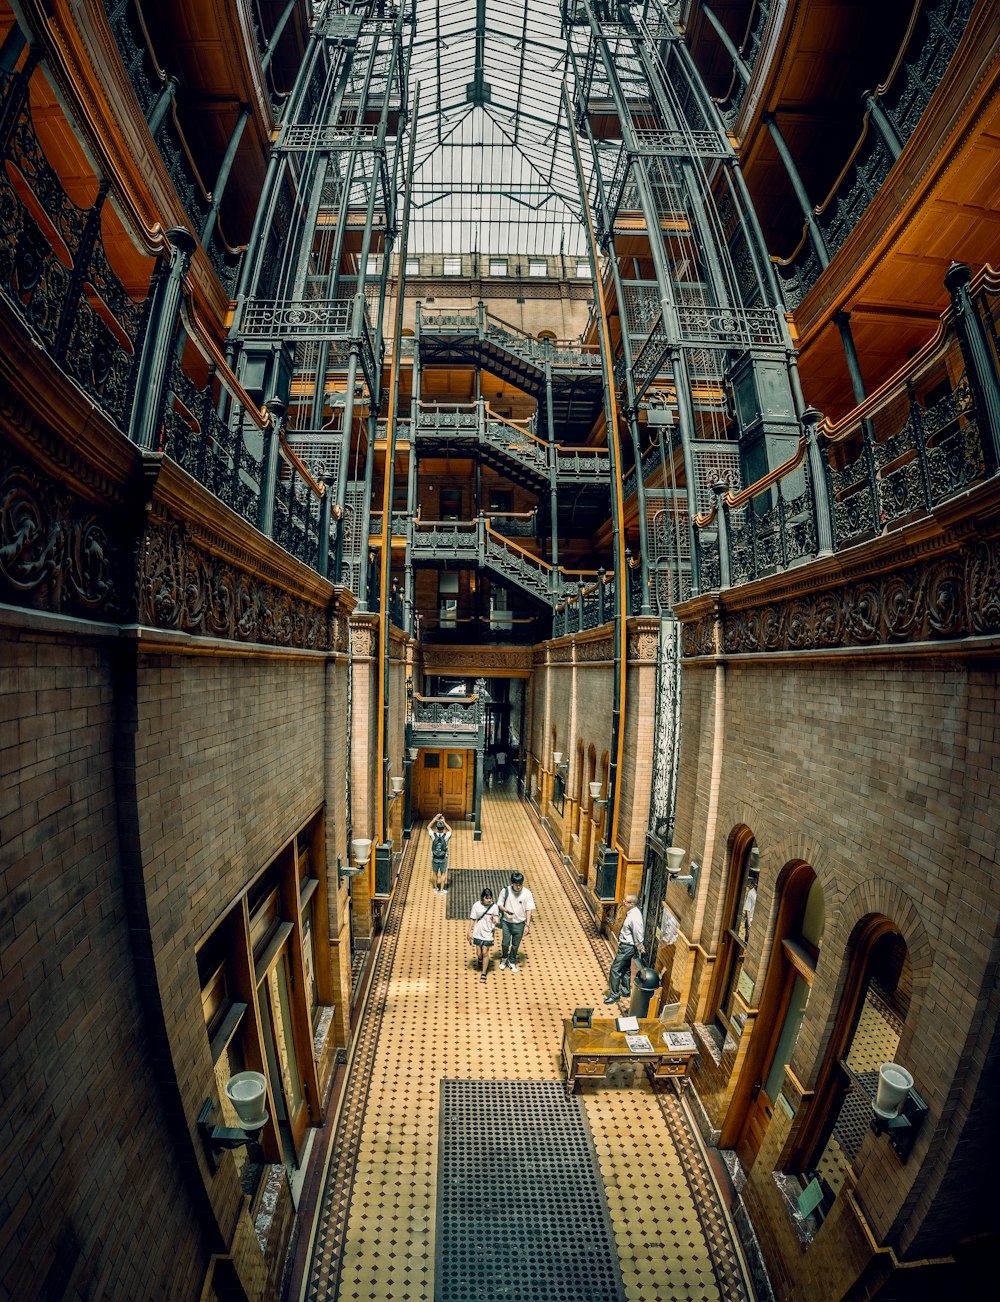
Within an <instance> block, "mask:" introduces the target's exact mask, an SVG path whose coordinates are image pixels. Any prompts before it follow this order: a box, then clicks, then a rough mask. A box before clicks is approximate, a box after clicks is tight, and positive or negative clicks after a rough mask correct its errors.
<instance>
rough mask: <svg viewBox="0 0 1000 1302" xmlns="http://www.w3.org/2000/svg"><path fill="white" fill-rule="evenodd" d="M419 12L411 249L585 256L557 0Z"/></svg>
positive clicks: (419, 2)
mask: <svg viewBox="0 0 1000 1302" xmlns="http://www.w3.org/2000/svg"><path fill="white" fill-rule="evenodd" d="M415 15H416V29H415V32H414V44H413V53H412V58H411V63H410V76H409V81H410V90H411V95H412V94H414V93H415V89H416V86H417V85H418V84H419V86H420V111H419V115H418V117H417V118H416V120H415V123H414V126H415V130H416V133H417V136H416V162H415V174H414V192H413V204H414V206H413V211H412V214H411V226H410V236H409V241H410V243H409V247H410V249H411V251H412V252H413V253H435V254H443V253H478V254H483V255H486V256H489V255H490V254H493V255H505V254H515V255H521V256H522V257H524V258H527V257H531V256H557V255H559V254H560V253H563V254H565V255H566V256H567V257H573V258H576V257H580V256H583V255H584V254H585V253H586V243H585V236H584V232H583V228H582V225H581V215H580V196H579V190H578V186H577V178H576V171H575V167H574V164H573V156H572V150H571V144H570V141H569V137H568V134H567V124H566V122H565V120H564V116H563V112H562V102H561V96H562V83H563V80H564V78H565V77H566V76H567V59H566V42H565V40H564V38H563V35H562V30H561V24H560V3H559V0H415ZM570 75H571V74H570Z"/></svg>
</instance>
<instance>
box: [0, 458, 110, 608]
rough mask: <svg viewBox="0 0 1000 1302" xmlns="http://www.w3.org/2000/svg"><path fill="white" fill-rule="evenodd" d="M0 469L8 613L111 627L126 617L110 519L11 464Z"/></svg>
mask: <svg viewBox="0 0 1000 1302" xmlns="http://www.w3.org/2000/svg"><path fill="white" fill-rule="evenodd" d="M0 455H2V457H3V460H2V462H0V593H2V594H3V598H4V600H7V601H9V602H11V604H13V605H19V606H30V607H32V608H33V609H37V610H47V611H53V612H56V613H59V614H74V615H83V616H87V617H90V618H99V619H115V618H119V617H121V616H122V615H123V614H124V613H125V608H126V606H127V603H125V602H124V601H123V595H124V594H123V578H124V573H125V571H126V569H127V565H126V555H127V549H126V544H125V541H124V539H123V537H122V534H121V528H120V525H118V524H117V523H116V521H115V518H114V516H113V514H112V512H110V511H108V512H98V511H95V510H93V509H91V508H90V507H89V506H87V505H86V504H85V503H83V502H82V501H81V500H80V499H79V498H78V497H76V496H75V495H74V494H72V493H71V492H69V491H68V490H67V489H65V488H64V487H62V486H61V485H60V484H58V483H57V482H56V481H55V480H53V479H51V478H50V477H49V476H48V475H46V474H44V473H42V472H41V471H38V470H36V469H35V468H34V467H31V466H29V465H27V464H25V463H21V462H19V461H18V460H17V459H16V458H13V457H12V456H11V449H10V447H9V446H8V445H6V444H5V445H4V447H3V452H2V454H0Z"/></svg>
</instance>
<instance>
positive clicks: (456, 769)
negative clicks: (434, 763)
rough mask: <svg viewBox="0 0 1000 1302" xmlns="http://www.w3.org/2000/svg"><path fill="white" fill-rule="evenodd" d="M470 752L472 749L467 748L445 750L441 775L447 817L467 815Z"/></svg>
mask: <svg viewBox="0 0 1000 1302" xmlns="http://www.w3.org/2000/svg"><path fill="white" fill-rule="evenodd" d="M470 754H471V752H470V751H465V750H448V751H445V752H444V766H443V768H442V770H441V775H442V785H443V791H442V799H443V805H444V816H445V818H464V817H465V784H466V763H467V760H468V756H469V755H470Z"/></svg>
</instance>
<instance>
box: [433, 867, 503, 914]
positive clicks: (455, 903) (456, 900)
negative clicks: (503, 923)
mask: <svg viewBox="0 0 1000 1302" xmlns="http://www.w3.org/2000/svg"><path fill="white" fill-rule="evenodd" d="M509 885H510V870H509V869H507V868H452V870H451V871H450V872H449V873H448V890H447V892H446V894H447V896H448V901H447V904H446V906H445V915H444V916H445V917H446V918H451V919H455V918H468V916H469V914H470V913H471V912H472V906H473V905H474V904H475V902H476V900H478V899H479V896H480V895H481V893H482V890H483V887H484V886H488V887H489V888H490V890H491V891H492V892H493V898H494V899H496V898H497V896H498V895H499V894H500V892H501V891H502V890H503V888H504V887H505V886H509Z"/></svg>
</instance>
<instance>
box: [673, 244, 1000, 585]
mask: <svg viewBox="0 0 1000 1302" xmlns="http://www.w3.org/2000/svg"><path fill="white" fill-rule="evenodd" d="M969 280H970V273H969V271H968V268H965V267H952V268H951V270H950V271H949V273H948V287H949V289H950V291H951V293H952V307H951V308H949V310H948V311H947V312H946V313H945V314H944V316H943V318H942V324H941V326H940V327H939V329H938V331H937V333H936V335H935V337H934V338H933V339H932V340H930V341H929V342H928V344H927V345H925V347H924V348H923V349H921V351H920V352H919V353H918V354H917V355H916V357H914V358H913V359H912V361H911V362H910V363H909V365H908V366H907V368H906V370H905V371H904V372H902V373H900V374H899V375H897V376H895V377H893V379H891V380H890V381H888V382H887V383H886V384H885V385H883V386H882V388H881V389H879V390H878V391H877V392H876V393H874V394H872V395H871V396H870V397H869V398H868V399H866V400H865V402H863V403H862V404H861V405H860V406H859V407H858V408H856V409H855V411H853V412H851V413H850V414H849V415H848V416H847V417H846V418H845V419H844V420H843V421H841V422H840V423H839V424H838V425H837V426H835V427H832V428H824V429H822V430H819V431H818V432H817V429H816V426H815V420H816V419H818V413H812V414H811V416H810V413H806V417H808V418H809V419H810V422H811V423H809V424H807V427H806V434H805V435H804V436H803V437H802V439H801V440H800V442H799V447H798V450H797V451H796V453H795V454H794V455H793V456H792V457H791V458H790V459H789V460H788V461H787V462H786V463H785V464H784V465H783V466H780V467H778V468H777V469H776V470H774V471H771V472H770V473H769V474H768V475H766V476H765V477H764V478H763V479H762V480H759V481H758V482H757V483H756V484H752V485H750V487H749V488H747V489H745V490H744V491H743V492H740V493H736V494H734V493H732V492H725V491H724V486H721V485H716V486H715V487H716V495H717V501H716V504H715V506H713V507H712V509H711V510H710V511H707V512H703V513H702V514H701V515H699V516H696V517H695V520H694V524H695V531H696V539H697V546H698V556H699V565H700V571H701V581H702V586H703V587H704V586H705V585H706V584H713V583H714V584H717V585H719V586H721V587H727V586H735V585H739V584H742V583H749V582H752V581H753V580H755V579H758V578H761V577H764V576H766V575H768V574H773V573H776V572H780V571H783V570H786V569H788V568H790V567H791V566H794V565H796V564H800V563H802V562H803V561H806V560H810V559H812V558H814V557H816V556H817V555H820V554H822V552H823V547H824V545H825V546H826V550H827V551H830V550H835V551H843V550H845V549H847V548H850V547H855V546H858V545H859V544H863V543H865V542H868V541H870V540H871V539H873V538H877V537H879V536H881V535H882V534H884V533H886V532H887V531H889V530H893V529H899V528H901V527H903V526H904V525H907V524H910V523H912V522H913V521H916V520H920V519H923V518H925V517H927V516H928V515H930V514H931V513H932V512H933V511H934V510H935V509H936V508H937V507H938V506H939V505H940V504H941V503H942V502H944V501H946V500H947V499H949V498H950V497H952V496H954V495H955V494H956V493H961V492H964V491H966V490H968V489H969V488H971V487H973V486H974V485H975V484H977V483H979V482H981V481H983V480H985V479H986V478H988V477H989V476H992V475H995V474H996V473H997V472H998V469H1000V363H998V358H1000V351H998V348H997V342H998V341H997V335H996V320H997V313H998V305H1000V277H998V276H997V274H996V273H994V272H993V271H992V269H991V268H986V269H984V271H983V272H982V273H981V275H980V276H979V278H978V280H977V282H976V283H975V285H974V286H973V288H972V289H971V290H969V289H968V288H967V286H968V284H969ZM804 419H805V418H804ZM824 538H825V539H828V540H829V541H828V543H826V544H824V542H823V540H824Z"/></svg>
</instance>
